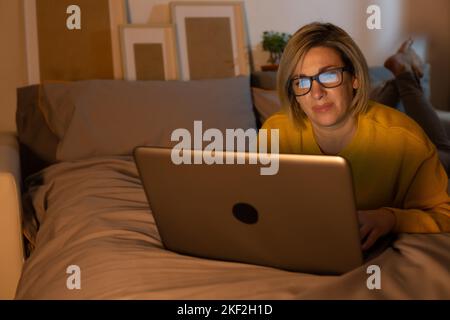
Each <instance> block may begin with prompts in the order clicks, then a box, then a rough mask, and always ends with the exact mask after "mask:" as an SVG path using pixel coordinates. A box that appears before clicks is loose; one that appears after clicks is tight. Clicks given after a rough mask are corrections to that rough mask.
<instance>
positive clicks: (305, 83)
mask: <svg viewBox="0 0 450 320" xmlns="http://www.w3.org/2000/svg"><path fill="white" fill-rule="evenodd" d="M298 87H299V88H309V79H299V81H298Z"/></svg>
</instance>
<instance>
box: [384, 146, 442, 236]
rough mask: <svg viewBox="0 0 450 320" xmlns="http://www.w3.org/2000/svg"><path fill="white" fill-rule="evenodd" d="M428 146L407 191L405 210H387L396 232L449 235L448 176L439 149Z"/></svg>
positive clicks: (404, 203) (404, 202)
mask: <svg viewBox="0 0 450 320" xmlns="http://www.w3.org/2000/svg"><path fill="white" fill-rule="evenodd" d="M428 146H429V148H428V155H427V157H425V159H424V160H423V161H422V163H421V164H420V165H419V166H418V169H417V171H416V173H415V175H414V177H413V179H412V181H411V183H410V185H409V187H408V189H407V192H406V195H405V198H404V201H403V208H401V209H399V208H386V209H389V210H391V211H392V212H393V213H394V215H395V217H396V220H397V222H396V225H395V227H394V230H393V231H394V232H397V233H399V232H409V233H438V232H450V198H449V196H448V193H447V187H448V186H447V185H448V177H447V174H446V172H445V170H444V168H443V166H442V164H441V162H440V161H439V157H438V154H437V151H436V148H435V147H434V146H430V145H429V144H428ZM405 161H408V159H405Z"/></svg>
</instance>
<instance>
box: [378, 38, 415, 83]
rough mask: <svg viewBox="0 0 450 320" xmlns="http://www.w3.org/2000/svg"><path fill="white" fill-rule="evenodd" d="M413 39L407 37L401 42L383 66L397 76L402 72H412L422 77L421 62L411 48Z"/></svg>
mask: <svg viewBox="0 0 450 320" xmlns="http://www.w3.org/2000/svg"><path fill="white" fill-rule="evenodd" d="M412 44H413V40H412V39H411V38H409V39H408V40H406V41H405V42H403V43H402V45H401V46H400V48H399V49H398V51H397V53H395V54H394V55H393V56H391V57H389V58H388V59H387V60H386V61H385V63H384V66H385V67H386V68H387V69H389V70H391V72H392V73H393V74H394V75H395V76H397V75H399V74H400V73H403V72H407V71H409V72H413V73H414V74H415V75H416V77H418V78H422V77H423V62H422V60H421V59H420V57H419V56H418V55H417V53H416V52H415V51H414V50H413V49H412V48H411V46H412Z"/></svg>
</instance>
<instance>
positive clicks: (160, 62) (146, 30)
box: [120, 24, 178, 80]
mask: <svg viewBox="0 0 450 320" xmlns="http://www.w3.org/2000/svg"><path fill="white" fill-rule="evenodd" d="M120 39H121V44H122V65H123V70H124V78H125V79H126V80H176V79H178V72H177V68H178V67H177V57H176V42H175V34H174V28H173V26H172V25H170V24H159V25H158V24H128V25H123V26H121V27H120ZM138 45H140V47H137V46H138ZM138 48H140V49H139V51H140V52H142V53H139V54H138V52H137V49H138ZM136 59H139V60H140V61H141V62H140V61H136Z"/></svg>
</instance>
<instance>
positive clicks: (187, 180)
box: [134, 147, 363, 274]
mask: <svg viewBox="0 0 450 320" xmlns="http://www.w3.org/2000/svg"><path fill="white" fill-rule="evenodd" d="M171 152H172V149H165V148H153V147H138V148H136V149H135V152H134V156H135V160H136V165H137V168H138V171H139V174H140V177H141V180H142V183H143V186H144V189H145V193H146V196H147V198H148V201H149V204H150V207H151V209H152V212H153V215H154V217H155V221H156V225H157V227H158V231H159V233H160V236H161V239H162V242H163V244H164V246H165V247H166V248H167V249H169V250H172V251H176V252H179V253H182V254H187V255H193V256H198V257H204V258H210V259H219V260H229V261H237V262H244V263H251V264H258V265H264V266H270V267H275V268H281V269H285V270H290V271H297V272H308V273H317V274H341V273H344V272H347V271H349V270H352V269H354V268H356V267H358V266H360V265H361V264H362V262H363V258H362V252H361V246H360V239H359V227H358V220H357V214H356V207H355V200H354V191H353V185H352V176H351V171H350V168H349V165H348V163H347V161H346V160H345V159H343V158H341V157H334V156H312V155H291V154H280V155H279V168H278V172H277V173H276V174H274V175H261V170H260V169H261V166H262V165H261V164H249V157H251V156H255V154H251V153H239V152H221V154H222V155H223V157H226V156H229V157H230V156H232V157H235V159H236V157H237V156H240V157H244V158H245V160H246V161H245V164H237V163H236V162H235V163H234V164H205V163H204V162H203V163H201V164H180V165H176V164H174V163H173V161H172V158H171ZM191 156H192V159H193V158H194V157H195V156H199V157H201V156H202V151H201V150H196V151H192V154H191ZM224 162H225V161H224ZM191 163H192V162H191Z"/></svg>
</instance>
